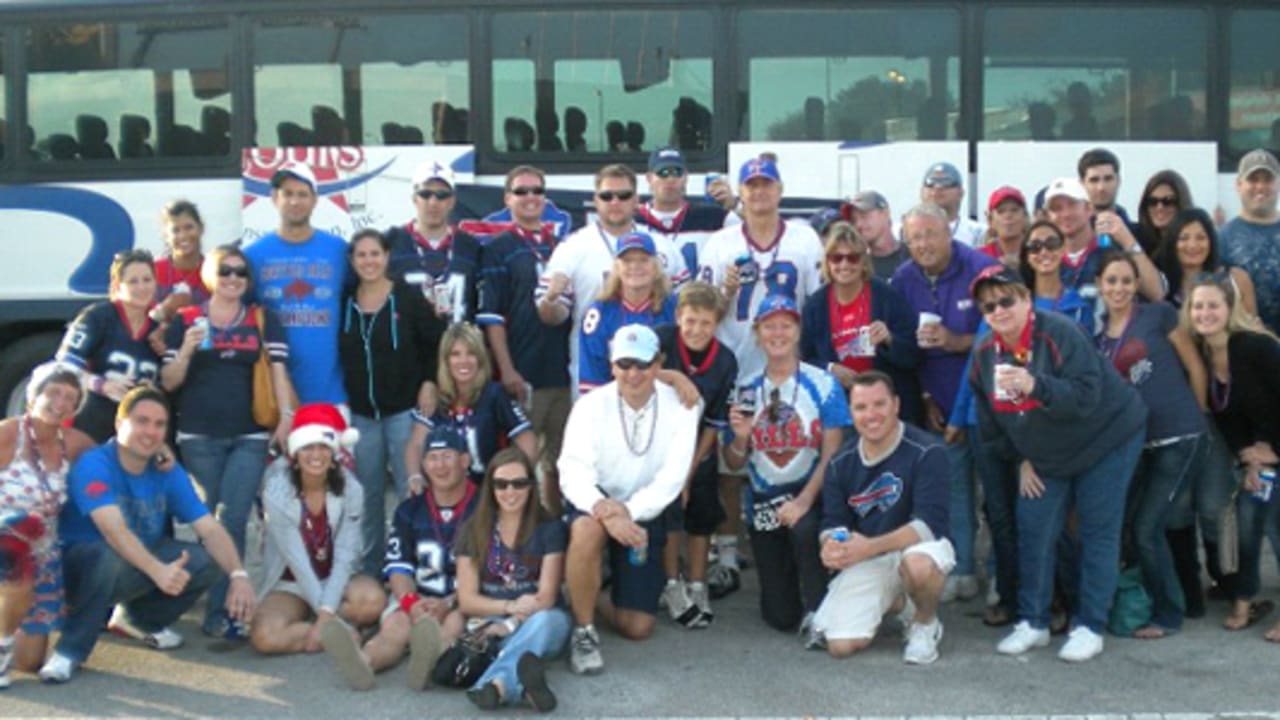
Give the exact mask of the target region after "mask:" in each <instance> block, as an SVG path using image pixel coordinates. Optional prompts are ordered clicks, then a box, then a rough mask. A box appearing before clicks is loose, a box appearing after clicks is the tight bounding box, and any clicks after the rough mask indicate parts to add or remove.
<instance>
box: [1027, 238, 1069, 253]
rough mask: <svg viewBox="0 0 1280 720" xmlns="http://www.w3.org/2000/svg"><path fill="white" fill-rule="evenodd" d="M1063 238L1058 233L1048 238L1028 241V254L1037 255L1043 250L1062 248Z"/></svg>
mask: <svg viewBox="0 0 1280 720" xmlns="http://www.w3.org/2000/svg"><path fill="white" fill-rule="evenodd" d="M1061 249H1062V238H1060V237H1058V236H1057V235H1050V236H1049V237H1046V238H1036V239H1035V240H1028V241H1027V254H1028V255H1035V254H1036V253H1039V252H1041V251H1042V250H1061Z"/></svg>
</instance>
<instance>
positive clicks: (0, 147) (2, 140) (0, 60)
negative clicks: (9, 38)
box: [0, 33, 9, 160]
mask: <svg viewBox="0 0 1280 720" xmlns="http://www.w3.org/2000/svg"><path fill="white" fill-rule="evenodd" d="M6 117H7V115H6V105H5V84H4V34H3V33H0V160H4V158H5V156H6V155H8V154H9V153H8V152H6V151H7V150H8V148H6V147H5V145H6V143H7V142H8V135H7V133H6V130H7V129H8V127H9V126H8V121H7V120H6V119H5V118H6Z"/></svg>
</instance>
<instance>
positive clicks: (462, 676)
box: [431, 623, 503, 688]
mask: <svg viewBox="0 0 1280 720" xmlns="http://www.w3.org/2000/svg"><path fill="white" fill-rule="evenodd" d="M488 625H489V623H485V624H484V625H481V626H480V627H477V628H475V629H473V630H468V631H467V632H465V633H463V634H462V636H461V637H459V638H458V639H457V640H454V641H453V644H452V645H450V646H449V649H447V650H445V651H444V652H443V653H442V654H441V655H440V659H439V660H437V661H436V666H435V669H434V670H432V672H431V682H432V683H434V684H435V685H439V686H443V687H456V688H469V687H471V686H473V685H475V684H476V681H477V680H479V679H480V676H481V675H483V674H484V671H485V670H488V669H489V666H490V665H492V664H493V661H494V660H497V659H498V652H499V651H500V650H501V649H502V640H503V638H500V637H498V636H496V635H493V634H490V633H487V632H485V628H486V627H488Z"/></svg>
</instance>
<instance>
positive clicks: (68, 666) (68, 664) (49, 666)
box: [40, 652, 76, 683]
mask: <svg viewBox="0 0 1280 720" xmlns="http://www.w3.org/2000/svg"><path fill="white" fill-rule="evenodd" d="M75 671H76V663H75V661H74V660H72V659H71V658H69V657H67V656H66V655H63V654H62V653H58V652H55V653H54V654H52V655H50V656H49V659H48V660H45V662H44V666H43V667H41V668H40V679H41V680H43V681H44V682H47V683H64V682H66V681H68V680H70V679H71V675H72V674H73V673H75Z"/></svg>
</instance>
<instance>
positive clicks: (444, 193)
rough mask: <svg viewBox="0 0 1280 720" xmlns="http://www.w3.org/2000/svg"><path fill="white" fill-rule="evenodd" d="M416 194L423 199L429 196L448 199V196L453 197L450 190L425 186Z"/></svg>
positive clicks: (429, 197) (427, 198) (428, 198)
mask: <svg viewBox="0 0 1280 720" xmlns="http://www.w3.org/2000/svg"><path fill="white" fill-rule="evenodd" d="M417 194H418V197H420V198H422V199H423V200H430V199H431V198H435V199H436V200H448V199H449V198H451V197H453V191H452V190H430V189H427V188H423V189H421V190H419V191H418V193H417Z"/></svg>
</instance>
